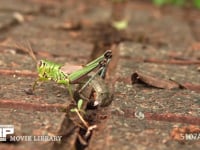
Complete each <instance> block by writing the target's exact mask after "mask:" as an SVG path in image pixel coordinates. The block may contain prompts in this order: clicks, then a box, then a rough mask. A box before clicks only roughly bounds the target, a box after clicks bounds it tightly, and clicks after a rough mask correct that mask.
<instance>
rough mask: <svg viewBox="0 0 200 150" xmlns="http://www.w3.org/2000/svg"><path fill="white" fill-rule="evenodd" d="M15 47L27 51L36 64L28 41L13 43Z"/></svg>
mask: <svg viewBox="0 0 200 150" xmlns="http://www.w3.org/2000/svg"><path fill="white" fill-rule="evenodd" d="M15 47H16V48H18V49H20V50H22V51H24V52H26V53H28V54H29V55H30V56H31V58H32V59H33V60H34V61H35V62H36V64H37V58H36V56H35V54H34V52H33V49H32V48H31V45H30V42H28V41H26V42H25V43H20V44H19V43H15Z"/></svg>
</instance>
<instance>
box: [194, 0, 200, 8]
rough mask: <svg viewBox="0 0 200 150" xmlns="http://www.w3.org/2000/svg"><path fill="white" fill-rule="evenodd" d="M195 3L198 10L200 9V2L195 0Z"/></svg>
mask: <svg viewBox="0 0 200 150" xmlns="http://www.w3.org/2000/svg"><path fill="white" fill-rule="evenodd" d="M193 3H194V5H195V7H196V8H198V9H200V0H193Z"/></svg>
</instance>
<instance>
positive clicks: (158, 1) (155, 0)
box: [153, 0, 168, 6]
mask: <svg viewBox="0 0 200 150" xmlns="http://www.w3.org/2000/svg"><path fill="white" fill-rule="evenodd" d="M167 1H168V0H153V3H154V4H155V5H157V6H162V5H164V4H166V3H167Z"/></svg>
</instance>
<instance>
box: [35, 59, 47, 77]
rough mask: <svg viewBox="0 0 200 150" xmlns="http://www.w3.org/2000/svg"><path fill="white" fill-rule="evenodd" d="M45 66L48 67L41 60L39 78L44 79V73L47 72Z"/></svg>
mask: <svg viewBox="0 0 200 150" xmlns="http://www.w3.org/2000/svg"><path fill="white" fill-rule="evenodd" d="M45 66H46V63H45V61H44V60H40V61H39V62H38V63H37V71H38V75H39V77H43V75H44V72H45Z"/></svg>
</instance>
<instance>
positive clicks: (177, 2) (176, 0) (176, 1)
mask: <svg viewBox="0 0 200 150" xmlns="http://www.w3.org/2000/svg"><path fill="white" fill-rule="evenodd" d="M172 3H173V4H174V5H177V6H183V5H184V4H185V0H172Z"/></svg>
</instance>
